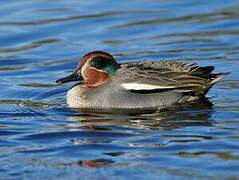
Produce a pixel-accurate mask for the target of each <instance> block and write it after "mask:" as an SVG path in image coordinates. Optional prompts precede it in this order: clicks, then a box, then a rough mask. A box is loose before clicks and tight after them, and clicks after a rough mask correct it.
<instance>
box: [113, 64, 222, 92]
mask: <svg viewBox="0 0 239 180" xmlns="http://www.w3.org/2000/svg"><path fill="white" fill-rule="evenodd" d="M213 70H214V67H213V66H207V67H199V66H197V65H196V64H185V63H180V62H172V61H158V62H157V61H143V62H136V63H125V64H121V69H119V71H118V73H117V75H118V76H117V78H119V79H120V80H121V86H122V87H123V88H124V89H125V90H128V91H131V92H135V93H154V92H160V91H169V90H173V91H177V92H181V93H192V94H193V95H197V96H199V95H203V94H205V93H206V92H207V91H208V90H209V89H210V87H212V85H213V84H214V83H216V82H217V81H218V80H219V79H220V78H222V77H223V76H224V75H225V73H219V74H212V73H211V72H212V71H213Z"/></svg>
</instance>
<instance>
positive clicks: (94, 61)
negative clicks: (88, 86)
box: [91, 57, 109, 70]
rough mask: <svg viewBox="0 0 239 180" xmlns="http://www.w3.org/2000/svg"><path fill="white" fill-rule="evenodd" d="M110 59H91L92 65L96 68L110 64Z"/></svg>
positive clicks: (102, 67)
mask: <svg viewBox="0 0 239 180" xmlns="http://www.w3.org/2000/svg"><path fill="white" fill-rule="evenodd" d="M108 62H109V60H107V59H105V58H102V57H95V58H94V59H92V61H91V66H92V67H94V68H96V69H102V70H103V69H104V68H105V67H106V66H107V65H108Z"/></svg>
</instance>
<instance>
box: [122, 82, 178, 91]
mask: <svg viewBox="0 0 239 180" xmlns="http://www.w3.org/2000/svg"><path fill="white" fill-rule="evenodd" d="M121 86H122V87H123V88H124V89H127V90H136V91H137V90H156V89H173V88H175V86H158V85H152V84H140V83H123V84H122V85H121Z"/></svg>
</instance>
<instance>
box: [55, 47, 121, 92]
mask: <svg viewBox="0 0 239 180" xmlns="http://www.w3.org/2000/svg"><path fill="white" fill-rule="evenodd" d="M119 68H120V65H119V64H118V63H117V62H116V60H115V59H114V57H113V56H112V55H110V54H109V53H107V52H103V51H93V52H90V53H87V54H86V55H84V57H83V58H82V59H81V60H80V62H79V64H78V65H77V67H76V70H75V71H74V72H73V73H72V74H70V75H69V76H66V77H64V78H61V79H58V80H57V81H56V82H57V83H67V82H71V81H79V82H80V83H81V84H83V86H84V87H88V88H96V87H99V86H101V85H103V84H104V83H105V82H107V81H108V80H109V79H110V78H111V76H114V75H115V74H116V72H117V70H118V69H119Z"/></svg>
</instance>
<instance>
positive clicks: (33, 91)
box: [0, 0, 239, 179]
mask: <svg viewBox="0 0 239 180" xmlns="http://www.w3.org/2000/svg"><path fill="white" fill-rule="evenodd" d="M238 7H239V1H236V0H233V1H232V0H231V1H230V0H228V1H223V0H217V1H205V2H202V1H199V0H180V1H179V0H178V1H177V0H173V1H163V0H160V1H154V0H150V1H146V0H140V1H136V0H132V1H109V0H103V1H98V0H94V1H77V0H68V1H63V0H59V1H57V2H55V1H46V0H34V1H33V0H32V1H23V0H12V1H5V2H4V1H2V2H1V6H0V15H1V18H0V77H1V81H0V86H1V93H0V162H1V167H0V173H1V179H31V178H35V179H43V178H47V179H53V178H58V179H66V178H67V179H84V178H85V179H135V178H138V179H159V178H160V179H163V178H170V179H192V178H194V179H225V178H229V179H236V178H237V177H238V175H239V173H238V168H239V151H238V148H239V143H238V141H239V134H238V132H239V131H238V130H239V103H238V102H239V96H238V95H239V85H238V84H239V81H238V78H239V61H238V58H239V8H238ZM92 50H105V51H107V52H110V53H112V54H113V55H114V56H115V57H116V58H117V60H118V61H120V62H126V61H134V60H136V59H137V60H139V61H140V60H145V59H154V60H158V59H169V60H171V59H172V60H173V59H182V60H183V61H184V62H196V63H198V64H199V65H203V66H206V65H214V66H215V67H216V71H217V72H221V71H226V72H228V71H230V72H231V74H230V75H228V76H227V77H226V78H224V79H223V80H222V81H220V82H219V83H218V84H217V85H215V86H214V88H213V89H212V90H211V91H210V92H209V93H208V96H207V97H208V98H209V102H202V103H201V104H196V105H188V106H185V107H181V108H179V109H172V110H170V111H166V112H161V113H153V114H139V115H135V114H131V115H125V114H96V113H95V114H94V113H84V112H80V111H77V110H75V109H69V108H67V106H66V103H65V99H64V98H65V94H66V91H67V89H68V88H69V87H70V86H71V85H70V84H69V85H66V86H62V85H57V84H55V80H56V79H58V78H61V77H63V76H65V75H67V74H68V73H69V72H71V71H72V70H73V69H74V67H75V66H76V64H77V62H78V60H79V59H80V57H81V56H82V55H84V54H85V53H86V52H89V51H92Z"/></svg>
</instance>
